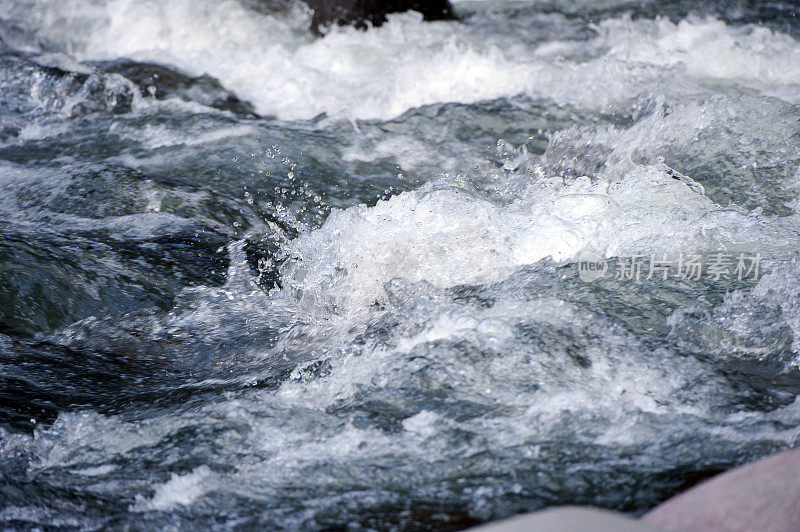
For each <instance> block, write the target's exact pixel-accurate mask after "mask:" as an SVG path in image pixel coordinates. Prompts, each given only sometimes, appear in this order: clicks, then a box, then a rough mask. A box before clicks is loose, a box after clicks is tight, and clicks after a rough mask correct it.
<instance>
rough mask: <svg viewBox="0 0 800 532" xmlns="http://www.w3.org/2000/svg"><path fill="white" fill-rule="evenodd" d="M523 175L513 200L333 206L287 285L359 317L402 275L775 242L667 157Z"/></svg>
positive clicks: (413, 199) (440, 193)
mask: <svg viewBox="0 0 800 532" xmlns="http://www.w3.org/2000/svg"><path fill="white" fill-rule="evenodd" d="M533 171H534V172H535V171H536V167H535V166H534V170H533ZM523 179H529V183H528V184H527V186H526V187H525V188H524V190H523V191H522V192H521V193H520V194H519V195H518V196H516V197H515V198H514V199H513V200H512V201H507V200H503V201H494V200H491V199H488V198H487V197H485V196H483V195H481V194H478V193H476V190H475V189H474V188H470V187H469V186H468V185H467V184H466V183H459V180H458V179H454V180H450V181H447V180H440V181H436V182H431V183H428V184H427V185H425V186H423V187H422V188H420V189H418V190H415V191H412V192H407V193H403V194H400V195H398V196H395V197H393V198H391V199H389V200H386V201H380V202H378V204H377V205H375V206H374V207H366V206H363V205H362V206H358V207H354V208H350V209H347V210H344V211H335V212H333V213H332V214H331V216H330V217H329V218H328V220H327V222H326V223H325V225H324V226H323V227H322V228H320V229H319V230H316V231H312V232H310V233H307V234H305V235H303V236H301V237H300V238H298V239H297V240H295V241H294V242H293V243H292V245H291V247H290V250H289V252H290V254H291V256H292V257H293V260H291V261H289V262H288V264H287V265H286V266H285V268H284V272H283V280H284V283H285V286H286V288H287V290H290V291H292V293H293V294H295V297H298V298H299V299H300V300H301V301H304V302H305V303H304V304H303V306H305V305H306V304H307V305H309V306H310V308H320V309H325V312H330V311H332V310H333V311H334V312H337V313H343V314H350V313H354V312H355V313H358V312H359V311H361V310H364V309H365V308H367V307H368V306H369V305H371V304H373V303H376V302H377V303H382V302H383V301H384V300H385V297H386V293H385V291H384V288H383V287H384V285H385V283H387V282H389V281H391V280H393V279H396V278H402V279H404V280H406V281H410V282H418V281H425V282H428V283H431V284H432V285H434V286H437V287H440V288H445V287H452V286H456V285H460V284H485V283H491V282H495V281H498V280H500V279H502V278H504V277H506V276H507V275H508V274H509V273H510V272H511V271H513V270H514V269H515V268H518V267H520V266H522V265H527V264H533V263H535V262H537V261H539V260H541V259H544V258H546V257H550V258H552V259H553V260H555V261H570V260H574V259H575V258H576V257H577V256H578V254H579V253H580V252H581V251H582V250H584V249H587V248H588V249H593V250H596V251H597V252H599V253H601V254H603V255H605V256H606V257H613V256H625V255H626V254H628V255H630V254H637V253H641V254H648V255H649V254H650V253H675V254H677V253H678V252H681V251H697V250H703V249H726V247H728V246H734V247H735V246H736V245H749V246H752V245H767V240H768V239H767V238H766V237H765V234H764V232H763V231H762V230H761V229H760V228H759V221H758V220H757V219H756V218H754V217H752V216H750V215H748V214H746V213H745V212H739V211H731V210H725V209H721V208H720V207H719V206H718V205H716V204H714V203H713V202H712V201H711V200H710V199H708V198H707V197H705V196H704V195H702V194H701V193H699V192H698V190H697V188H696V187H693V186H692V183H691V182H689V183H687V182H685V181H681V180H679V179H676V178H675V177H673V176H672V175H671V174H670V173H669V169H668V168H667V167H666V166H665V165H656V166H640V167H636V168H634V169H633V170H632V171H630V172H628V173H626V174H625V175H624V176H623V177H621V178H596V179H595V180H594V181H592V180H590V179H589V178H588V177H583V178H579V179H577V180H575V181H573V182H571V183H566V184H565V182H564V181H563V180H562V179H561V178H544V177H541V178H536V177H533V176H527V177H523ZM718 246H719V247H718Z"/></svg>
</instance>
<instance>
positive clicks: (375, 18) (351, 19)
mask: <svg viewBox="0 0 800 532" xmlns="http://www.w3.org/2000/svg"><path fill="white" fill-rule="evenodd" d="M304 1H305V3H306V4H308V6H309V7H310V8H311V9H312V10H313V11H314V17H313V18H312V19H311V30H312V31H313V32H314V33H316V34H318V35H321V34H322V31H323V29H324V28H325V27H326V26H329V25H330V24H333V23H337V24H339V25H341V26H345V25H352V26H355V27H357V28H360V29H365V28H366V27H367V25H368V24H371V25H373V26H380V25H381V24H383V23H384V22H386V15H387V14H389V13H399V12H403V11H418V12H419V13H422V16H423V18H424V19H425V20H448V19H453V18H454V15H453V6H452V5H450V1H449V0H428V1H420V0H386V1H381V0H304Z"/></svg>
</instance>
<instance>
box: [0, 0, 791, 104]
mask: <svg viewBox="0 0 800 532" xmlns="http://www.w3.org/2000/svg"><path fill="white" fill-rule="evenodd" d="M24 10H29V11H30V12H32V13H33V14H34V16H32V17H30V16H29V17H27V18H26V17H23V16H22V15H21V14H20V13H22V12H23V11H24ZM0 15H5V16H7V17H10V16H14V15H16V16H19V17H20V19H21V20H23V21H25V23H26V24H30V25H31V26H32V31H34V32H35V33H36V34H37V35H40V36H41V37H42V38H45V39H46V40H47V41H48V42H50V43H52V44H51V45H52V46H53V47H58V48H59V49H61V50H62V51H66V52H69V53H74V54H75V55H76V56H77V57H79V58H82V59H84V60H97V59H116V58H120V57H128V58H132V59H136V60H142V61H151V62H159V63H163V62H168V63H171V64H172V65H174V66H176V67H178V68H180V69H183V70H185V71H187V72H189V73H191V74H194V75H201V74H210V75H212V76H214V77H216V78H218V79H219V80H220V81H221V82H222V83H223V85H225V86H226V87H227V88H229V89H231V90H233V91H235V92H236V93H237V94H238V95H239V96H240V97H242V98H244V99H246V100H249V101H251V102H252V103H253V104H254V105H255V106H256V108H257V110H258V111H259V112H260V113H262V114H266V115H275V116H277V117H279V118H281V119H298V118H312V117H314V116H316V115H319V114H321V113H326V114H328V115H329V116H333V117H347V118H356V119H387V118H391V117H394V116H397V115H399V114H401V113H403V112H404V111H406V110H408V109H410V108H414V107H419V106H422V105H426V104H431V103H436V102H447V101H453V102H462V103H470V102H476V101H480V100H486V99H492V98H499V97H504V96H512V95H515V94H520V93H524V94H528V95H529V96H531V97H534V98H543V99H546V100H552V101H555V102H557V103H560V104H571V105H577V106H579V107H583V108H587V109H593V110H601V109H603V110H612V109H613V108H614V107H618V106H619V105H620V104H622V105H625V104H627V103H629V102H630V101H632V100H633V99H635V98H638V97H642V96H645V95H650V94H652V93H653V92H656V93H678V94H693V93H698V92H701V93H702V92H708V91H709V84H711V85H713V84H715V83H720V82H726V83H734V84H740V85H742V86H745V87H749V88H754V89H756V90H761V91H763V92H764V93H765V94H771V95H775V96H778V97H780V98H783V99H785V100H787V101H790V102H795V103H796V102H798V101H800V99H798V96H797V94H798V93H800V91H798V86H800V66H798V65H800V44H798V43H797V42H796V41H795V40H794V39H792V38H791V37H789V36H786V35H782V34H777V33H774V32H772V31H770V30H768V29H765V28H760V27H751V26H728V25H726V24H725V23H724V22H722V21H719V20H716V19H713V18H706V19H692V20H683V21H680V22H678V23H677V24H676V23H673V22H670V21H669V20H667V19H656V20H636V21H633V20H631V19H629V18H619V19H609V20H604V21H601V22H599V23H598V24H597V25H595V26H593V28H594V31H595V32H596V35H595V36H594V37H591V38H589V39H588V40H586V41H583V40H562V41H549V42H548V43H546V44H540V45H534V44H531V43H529V42H527V41H526V40H525V39H524V38H523V37H521V36H520V35H518V34H516V33H515V32H506V31H504V28H503V27H502V24H503V23H502V22H498V25H497V26H496V27H493V28H487V27H484V26H486V23H483V25H482V30H484V31H481V32H480V33H476V32H472V31H470V24H471V22H470V20H469V19H468V20H466V21H465V22H464V23H453V22H450V23H445V22H437V23H422V21H421V18H420V17H419V16H418V15H416V14H413V13H410V14H399V15H392V16H390V22H389V23H388V24H386V25H385V26H383V27H381V28H374V29H371V30H370V31H367V32H360V31H357V30H354V29H352V28H337V29H334V30H332V31H331V32H329V34H328V35H326V36H325V38H323V39H313V38H311V36H310V35H308V34H307V31H306V30H305V25H306V24H307V18H306V15H305V14H303V13H302V12H300V11H295V12H294V14H293V16H290V17H287V16H283V17H282V18H278V17H275V16H272V15H270V14H262V13H256V12H253V11H249V10H247V9H246V8H245V7H243V5H242V4H240V3H239V2H236V1H235V0H225V1H222V2H212V1H210V0H203V1H199V2H197V1H189V0H169V1H166V2H156V1H145V2H131V1H130V0H107V1H105V2H101V3H91V2H89V1H88V0H71V1H70V2H58V3H52V2H46V1H44V0H24V1H23V0H11V1H10V2H7V3H6V6H5V8H0ZM521 16H526V17H532V19H531V22H533V21H535V20H537V17H548V20H547V24H548V26H552V25H556V26H558V25H559V24H562V25H564V26H565V28H571V25H572V24H573V23H572V22H571V21H568V20H567V19H565V18H563V17H562V19H561V21H559V20H555V19H553V16H552V15H536V14H533V15H531V14H528V15H521ZM77 28H81V29H82V30H81V31H76V29H77ZM565 31H567V30H565Z"/></svg>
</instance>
